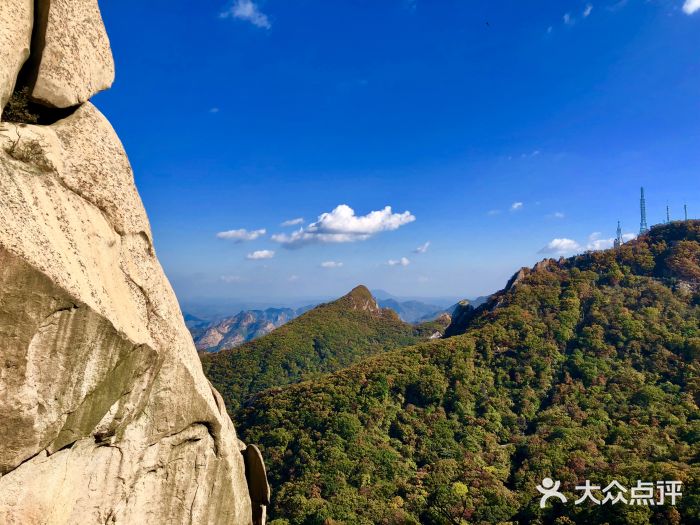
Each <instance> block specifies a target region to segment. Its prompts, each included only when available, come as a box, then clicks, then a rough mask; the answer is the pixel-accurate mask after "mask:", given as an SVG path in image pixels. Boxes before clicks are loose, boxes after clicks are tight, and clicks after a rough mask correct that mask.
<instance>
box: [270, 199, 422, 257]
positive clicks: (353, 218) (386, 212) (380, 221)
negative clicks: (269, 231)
mask: <svg viewBox="0 0 700 525" xmlns="http://www.w3.org/2000/svg"><path fill="white" fill-rule="evenodd" d="M415 220H416V218H415V217H414V216H413V215H412V214H411V212H409V211H405V212H403V213H393V212H392V211H391V206H386V207H385V208H384V209H383V210H379V211H372V212H370V213H368V214H367V215H362V216H357V215H355V210H353V209H352V208H351V207H350V206H348V205H346V204H341V205H340V206H337V207H336V208H335V209H334V210H333V211H331V212H329V213H323V214H321V215H320V216H319V217H318V220H317V221H316V222H314V223H312V224H309V225H308V226H307V227H306V228H299V229H298V230H297V231H295V232H293V233H292V234H290V235H287V234H286V233H278V234H276V235H273V236H272V240H273V241H275V242H278V243H280V244H282V245H283V246H285V247H286V248H301V247H302V246H306V245H308V244H313V243H344V242H355V241H364V240H367V239H369V238H370V237H372V236H373V235H376V234H377V233H380V232H385V231H393V230H397V229H399V228H400V227H401V226H404V225H406V224H409V223H411V222H413V221H415Z"/></svg>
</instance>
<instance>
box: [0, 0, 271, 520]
mask: <svg viewBox="0 0 700 525" xmlns="http://www.w3.org/2000/svg"><path fill="white" fill-rule="evenodd" d="M32 4H33V2H30V3H29V4H27V5H24V4H22V3H21V2H18V1H17V0H2V3H1V5H0V16H2V18H1V19H0V29H2V33H0V65H2V68H3V69H2V70H1V72H0V89H1V90H2V91H0V94H2V96H3V97H4V96H5V93H7V92H10V91H12V87H10V86H14V84H15V82H16V81H17V80H16V76H17V75H18V71H19V70H20V69H21V63H22V62H23V61H24V58H26V53H25V52H24V51H22V49H23V48H22V49H20V48H21V46H19V45H18V46H15V47H13V46H11V45H9V44H12V43H13V42H14V43H19V42H20V41H23V38H24V37H26V36H27V31H29V32H31V27H32V22H31V15H30V19H29V21H27V20H26V16H25V15H26V14H27V11H26V9H24V11H23V10H22V8H23V7H22V6H23V5H24V8H28V9H31V6H32ZM37 4H38V5H39V6H40V8H42V9H44V11H43V14H42V13H41V12H40V13H37V19H38V21H37V22H35V24H34V25H35V26H36V25H37V24H39V27H42V26H41V23H44V22H45V23H46V36H47V37H46V42H45V45H43V43H42V42H40V43H41V44H42V45H38V46H37V42H38V40H37V38H36V31H35V38H34V40H33V41H32V47H31V54H30V58H29V60H30V61H31V62H29V63H28V64H27V65H28V66H31V65H32V64H34V63H36V64H39V65H40V68H39V70H38V73H39V74H38V76H37V78H36V80H37V83H36V84H35V85H34V96H35V97H36V98H37V99H38V100H39V101H40V102H43V103H44V104H45V105H46V106H52V107H56V106H66V105H68V106H71V105H75V104H78V105H77V107H75V108H73V109H72V110H68V111H64V112H62V113H61V114H60V116H61V119H60V120H57V121H56V120H55V119H53V121H52V122H53V123H49V122H46V120H47V119H46V118H44V120H40V121H41V122H43V124H42V125H36V124H23V123H8V122H0V422H1V424H0V523H2V524H3V525H5V524H8V525H13V524H16V525H33V524H42V525H43V524H48V525H72V524H78V523H79V524H81V525H83V524H87V525H91V524H124V525H131V524H136V523H139V524H140V523H150V524H160V523H163V524H166V523H167V524H226V525H249V524H251V523H252V521H253V511H252V506H251V498H250V494H249V489H248V482H247V479H246V470H245V461H244V457H243V455H242V453H241V451H244V450H245V449H246V446H245V445H244V444H242V443H241V442H240V441H239V440H238V438H237V436H236V431H235V429H234V427H233V423H232V422H231V419H230V418H229V416H228V414H227V413H226V409H225V407H224V403H223V400H222V399H221V396H220V395H219V394H218V392H216V391H215V390H214V389H213V388H212V387H211V385H210V383H209V382H208V381H207V379H206V378H205V376H204V374H203V372H202V366H201V363H200V361H199V358H198V356H197V353H196V350H195V347H194V343H193V342H192V338H191V336H190V334H189V332H188V330H187V328H186V326H185V323H184V320H183V318H182V314H181V312H180V308H179V305H178V303H177V300H176V298H175V295H174V293H173V291H172V288H171V287H170V284H169V283H168V280H167V278H166V277H165V274H164V273H163V270H162V268H161V266H160V263H159V261H158V258H157V257H156V254H155V251H154V248H153V238H152V235H151V229H150V225H149V221H148V218H147V216H146V213H145V210H144V208H143V205H142V203H141V199H140V197H139V195H138V192H137V190H136V187H135V185H134V178H133V173H132V169H131V166H130V164H129V161H128V158H127V156H126V153H125V152H124V150H123V147H122V145H121V142H120V141H119V138H118V137H117V135H116V133H115V132H114V130H113V129H112V127H111V125H110V124H109V122H108V121H107V120H106V119H105V118H104V116H102V114H101V113H100V112H99V111H98V110H97V109H96V108H95V107H94V106H93V105H92V104H90V103H89V102H85V101H84V100H85V99H86V98H87V97H89V96H90V95H91V94H93V93H95V92H96V91H97V90H99V89H102V88H104V87H107V86H108V85H109V83H110V82H111V80H110V74H113V72H112V71H113V70H112V69H110V67H111V64H112V62H111V54H110V53H109V45H108V42H107V40H106V35H104V27H103V26H102V22H101V20H100V19H99V11H97V4H96V3H95V2H89V1H77V0H70V1H68V0H51V1H50V2H49V1H48V0H39V1H38V2H37ZM29 12H31V11H29ZM42 16H46V17H47V18H46V20H45V21H44V22H42V21H41V20H39V19H41V18H42ZM27 25H28V27H29V29H28V30H27ZM20 29H21V31H20ZM8 35H10V37H11V38H10V37H8ZM13 35H14V36H13ZM22 35H24V36H22ZM103 36H104V38H103ZM20 37H22V38H20ZM93 38H94V41H93V40H92V39H93ZM88 41H90V43H91V45H92V46H93V47H92V48H90V46H88V44H87V42H88ZM8 43H9V44H8ZM24 45H25V46H26V45H28V44H26V42H25V44H24ZM86 46H87V48H88V49H84V48H85V47H86ZM105 53H106V54H109V56H108V57H107V56H106V55H105ZM8 57H10V58H8ZM51 64H53V65H51ZM6 65H8V67H10V65H11V69H7V68H6V67H5V66H6ZM54 66H55V67H54ZM25 71H26V69H25ZM7 72H10V73H11V75H9V76H8V77H7V79H6V78H5V77H3V76H2V75H4V74H5V73H7ZM68 72H70V73H71V75H68ZM110 72H112V73H110ZM20 76H22V77H24V74H21V75H20ZM42 79H44V80H42ZM26 81H27V80H26V79H24V78H23V79H22V80H20V82H26ZM41 82H44V83H43V84H41ZM25 85H26V84H25ZM42 85H43V87H38V86H42ZM37 89H38V91H37ZM42 90H43V91H42ZM37 93H38V94H39V95H41V96H38V95H37ZM3 102H4V98H3ZM51 114H52V115H56V113H51ZM48 120H50V119H48ZM261 461H262V460H261V459H260V462H261ZM259 471H260V468H259V465H258V473H257V474H256V476H257V477H256V479H257V480H258V483H261V482H262V481H261V480H260V473H259ZM263 472H264V469H263ZM258 510H259V509H258ZM262 510H263V515H264V509H262ZM258 514H260V512H258Z"/></svg>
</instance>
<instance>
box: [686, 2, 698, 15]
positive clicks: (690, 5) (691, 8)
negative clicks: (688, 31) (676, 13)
mask: <svg viewBox="0 0 700 525" xmlns="http://www.w3.org/2000/svg"><path fill="white" fill-rule="evenodd" d="M698 10H700V0H685V3H684V4H683V12H684V13H685V14H687V15H692V14H693V13H695V12H696V11H698Z"/></svg>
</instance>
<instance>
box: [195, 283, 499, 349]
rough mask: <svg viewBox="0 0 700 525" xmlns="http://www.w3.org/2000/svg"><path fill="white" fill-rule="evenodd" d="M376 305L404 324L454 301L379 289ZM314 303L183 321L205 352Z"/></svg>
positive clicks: (256, 333)
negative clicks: (395, 293) (388, 311)
mask: <svg viewBox="0 0 700 525" xmlns="http://www.w3.org/2000/svg"><path fill="white" fill-rule="evenodd" d="M375 293H376V294H377V295H379V296H380V297H382V299H377V304H378V305H379V306H380V307H381V308H388V309H390V310H393V311H394V312H396V314H398V316H399V318H400V319H401V320H402V321H404V322H406V323H413V324H415V323H425V322H428V321H434V320H436V319H438V318H439V317H440V316H442V315H444V314H448V315H450V316H451V315H452V313H453V311H454V309H455V308H456V307H457V304H452V305H451V306H449V307H447V308H446V307H445V306H446V304H450V303H449V302H448V301H453V299H447V298H437V299H429V301H435V303H437V304H435V303H429V302H425V301H428V300H417V299H412V298H401V297H396V296H393V295H391V294H389V293H387V292H384V291H382V290H377V291H375V292H373V293H372V295H373V296H374V297H375V298H377V295H375ZM486 299H487V298H486V297H479V298H477V299H475V300H473V301H469V303H470V304H472V305H473V306H474V307H475V308H476V307H477V306H479V305H480V304H482V303H483V302H484V301H485V300H486ZM314 306H315V305H309V306H304V307H301V308H267V309H264V310H242V311H240V312H239V313H237V314H236V315H233V316H227V317H223V318H218V319H215V320H206V319H203V318H202V317H198V316H195V315H192V314H189V313H185V323H186V324H187V328H189V330H190V332H191V333H192V338H193V339H194V342H195V346H196V347H197V350H201V351H205V352H219V351H221V350H225V349H228V348H235V347H238V346H240V345H242V344H244V343H247V342H249V341H253V340H255V339H258V338H259V337H262V336H264V335H267V334H269V333H270V332H272V331H273V330H274V329H276V328H279V327H280V326H282V325H284V324H286V323H288V322H289V321H291V320H293V319H296V318H297V317H299V316H300V315H301V314H303V313H304V312H307V311H309V310H310V309H312V308H313V307H314Z"/></svg>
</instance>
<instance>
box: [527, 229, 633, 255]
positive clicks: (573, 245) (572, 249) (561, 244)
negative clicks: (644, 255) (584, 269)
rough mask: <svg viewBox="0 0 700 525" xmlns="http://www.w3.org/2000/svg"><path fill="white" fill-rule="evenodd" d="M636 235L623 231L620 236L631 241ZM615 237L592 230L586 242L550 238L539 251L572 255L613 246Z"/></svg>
mask: <svg viewBox="0 0 700 525" xmlns="http://www.w3.org/2000/svg"><path fill="white" fill-rule="evenodd" d="M635 237H636V235H635V234H633V233H625V234H624V235H623V236H622V241H623V242H627V241H631V240H632V239H634V238H635ZM614 244H615V239H614V238H613V237H610V238H603V237H602V234H601V233H600V232H593V233H591V234H590V235H589V236H588V242H587V243H586V244H580V243H578V242H576V241H575V240H573V239H567V238H565V237H564V238H560V239H552V240H551V241H550V242H549V243H548V244H547V245H546V246H545V247H544V248H542V249H541V250H540V251H539V253H546V254H552V255H573V254H575V253H581V252H584V251H598V250H607V249H610V248H612V247H613V246H614Z"/></svg>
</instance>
